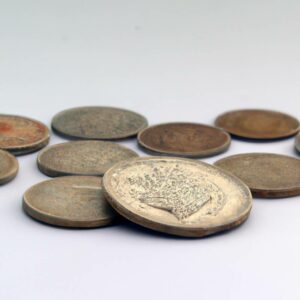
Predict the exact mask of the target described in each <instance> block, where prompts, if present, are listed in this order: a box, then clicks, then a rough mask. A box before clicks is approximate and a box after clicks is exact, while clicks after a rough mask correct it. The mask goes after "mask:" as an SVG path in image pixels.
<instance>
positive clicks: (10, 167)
mask: <svg viewBox="0 0 300 300" xmlns="http://www.w3.org/2000/svg"><path fill="white" fill-rule="evenodd" d="M18 169H19V164H18V161H17V159H16V158H15V157H14V156H13V155H12V154H10V153H8V152H6V151H3V150H0V185H2V184H5V183H7V182H9V181H11V180H13V179H14V178H15V177H16V175H17V173H18Z"/></svg>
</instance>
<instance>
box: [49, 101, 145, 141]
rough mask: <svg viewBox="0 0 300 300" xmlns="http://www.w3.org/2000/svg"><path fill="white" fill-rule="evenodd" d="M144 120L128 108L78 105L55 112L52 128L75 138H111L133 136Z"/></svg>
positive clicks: (143, 126)
mask: <svg viewBox="0 0 300 300" xmlns="http://www.w3.org/2000/svg"><path fill="white" fill-rule="evenodd" d="M147 124H148V123H147V120H146V119H145V118H144V117H143V116H141V115H139V114H137V113H135V112H132V111H129V110H124V109H119V108H113V107H78V108H72V109H68V110H65V111H62V112H60V113H59V114H57V115H56V116H55V117H54V118H53V120H52V128H53V129H54V130H55V131H56V132H57V133H59V134H61V135H63V136H66V137H70V138H79V139H95V140H115V139H123V138H128V137H132V136H136V135H137V134H138V132H139V131H140V130H142V129H144V128H145V127H147Z"/></svg>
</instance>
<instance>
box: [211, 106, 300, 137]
mask: <svg viewBox="0 0 300 300" xmlns="http://www.w3.org/2000/svg"><path fill="white" fill-rule="evenodd" d="M215 124H216V126H218V127H221V128H223V129H224V130H226V131H227V132H229V133H230V134H232V135H235V136H239V137H242V138H249V139H259V140H267V139H280V138H285V137H289V136H292V135H295V134H296V133H297V132H298V131H299V129H300V124H299V121H298V120H297V119H295V118H294V117H292V116H289V115H287V114H284V113H281V112H276V111H270V110H258V109H245V110H236V111H230V112H227V113H225V114H223V115H221V116H219V117H218V118H217V119H216V121H215Z"/></svg>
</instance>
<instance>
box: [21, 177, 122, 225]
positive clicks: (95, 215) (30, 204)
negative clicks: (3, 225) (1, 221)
mask: <svg viewBox="0 0 300 300" xmlns="http://www.w3.org/2000/svg"><path fill="white" fill-rule="evenodd" d="M23 208H24V210H25V212H26V213H27V214H28V215H30V216H31V217H33V218H34V219H37V220H39V221H42V222H45V223H48V224H51V225H56V226H63V227H78V228H79V227H83V228H92V227H101V226H105V225H108V224H111V223H112V222H113V221H114V220H115V219H116V217H117V214H116V212H115V211H114V210H113V209H112V208H111V207H110V205H109V204H108V203H107V202H106V200H105V198H104V196H103V191H102V179H101V178H99V177H92V176H68V177H60V178H55V179H51V180H47V181H44V182H41V183H38V184H36V185H34V186H33V187H31V188H30V189H29V190H27V191H26V192H25V194H24V197H23Z"/></svg>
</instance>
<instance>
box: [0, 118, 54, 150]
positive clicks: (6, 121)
mask: <svg viewBox="0 0 300 300" xmlns="http://www.w3.org/2000/svg"><path fill="white" fill-rule="evenodd" d="M49 138H50V134H49V130H48V128H47V127H46V126H45V125H44V124H42V123H41V122H38V121H35V120H32V119H29V118H25V117H20V116H11V115H0V149H4V150H7V151H9V152H12V153H13V154H15V155H18V154H26V153H31V152H34V151H37V150H39V149H41V148H43V147H44V146H46V145H47V144H48V142H49Z"/></svg>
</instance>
